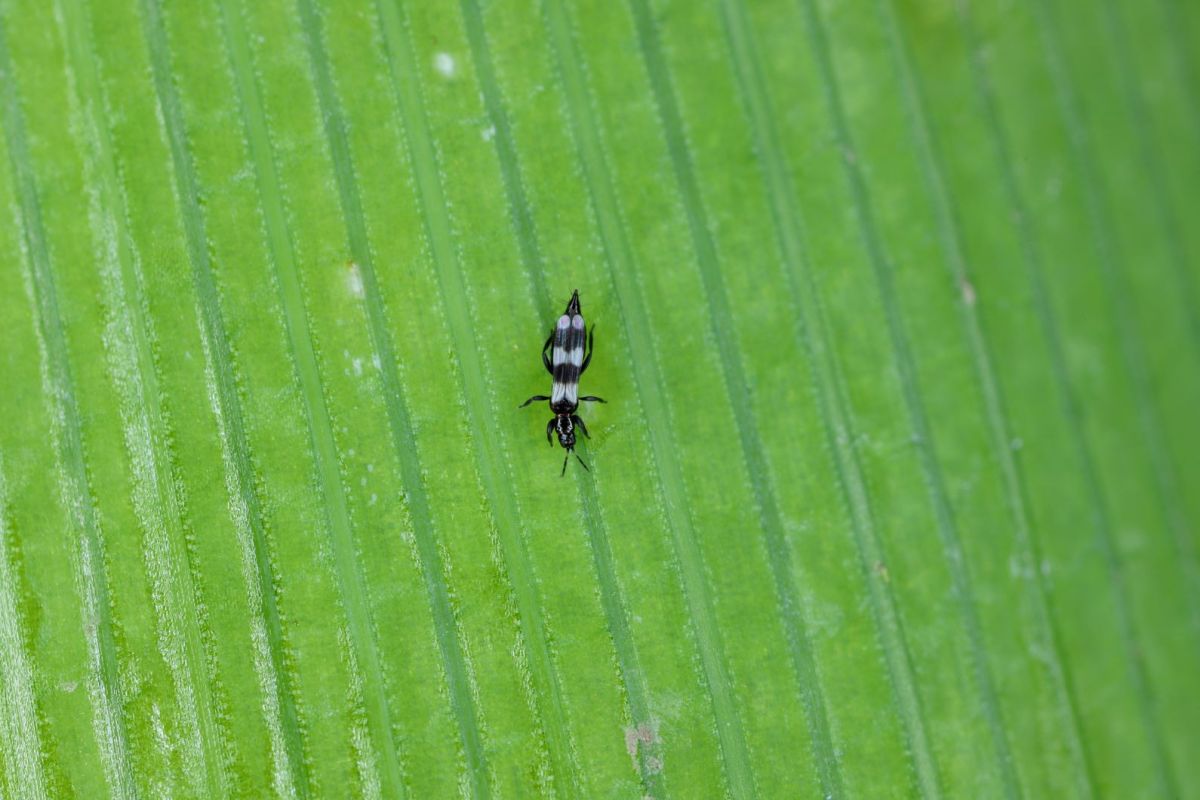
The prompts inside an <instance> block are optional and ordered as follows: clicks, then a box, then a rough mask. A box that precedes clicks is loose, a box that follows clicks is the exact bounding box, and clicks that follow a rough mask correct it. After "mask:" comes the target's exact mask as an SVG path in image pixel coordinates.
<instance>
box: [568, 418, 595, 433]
mask: <svg viewBox="0 0 1200 800" xmlns="http://www.w3.org/2000/svg"><path fill="white" fill-rule="evenodd" d="M571 422H574V423H575V424H576V425H578V426H579V430H581V431H583V435H584V436H586V437H587V438H589V439H590V438H592V435H591V434H590V433H588V429H587V425H584V424H583V420H582V419H580V418H579V416H578V415H577V414H572V415H571Z"/></svg>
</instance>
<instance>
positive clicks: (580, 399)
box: [579, 394, 608, 403]
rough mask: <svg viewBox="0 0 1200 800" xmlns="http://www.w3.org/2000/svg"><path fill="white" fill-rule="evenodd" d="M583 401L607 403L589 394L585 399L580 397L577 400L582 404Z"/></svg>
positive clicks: (601, 398)
mask: <svg viewBox="0 0 1200 800" xmlns="http://www.w3.org/2000/svg"><path fill="white" fill-rule="evenodd" d="M584 400H586V401H588V402H589V403H607V402H608V401H607V400H605V399H604V398H603V397H595V396H593V395H590V394H589V395H588V396H587V397H581V398H579V401H580V402H583V401H584Z"/></svg>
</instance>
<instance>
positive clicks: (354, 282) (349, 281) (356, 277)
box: [346, 261, 363, 297]
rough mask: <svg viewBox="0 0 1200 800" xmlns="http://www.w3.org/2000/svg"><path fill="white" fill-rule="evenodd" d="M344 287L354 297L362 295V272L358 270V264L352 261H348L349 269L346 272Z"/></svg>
mask: <svg viewBox="0 0 1200 800" xmlns="http://www.w3.org/2000/svg"><path fill="white" fill-rule="evenodd" d="M346 288H347V289H348V290H350V294H352V295H354V296H355V297H362V296H363V281H362V273H361V272H359V271H358V264H355V263H354V262H353V261H351V262H350V270H349V271H348V272H347V273H346Z"/></svg>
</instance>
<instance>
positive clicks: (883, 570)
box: [874, 561, 892, 583]
mask: <svg viewBox="0 0 1200 800" xmlns="http://www.w3.org/2000/svg"><path fill="white" fill-rule="evenodd" d="M874 569H875V574H876V575H878V576H879V577H880V578H883V582H884V583H891V580H892V578H891V576H890V575H888V568H887V564H884V563H883V562H882V561H876V562H875V567H874Z"/></svg>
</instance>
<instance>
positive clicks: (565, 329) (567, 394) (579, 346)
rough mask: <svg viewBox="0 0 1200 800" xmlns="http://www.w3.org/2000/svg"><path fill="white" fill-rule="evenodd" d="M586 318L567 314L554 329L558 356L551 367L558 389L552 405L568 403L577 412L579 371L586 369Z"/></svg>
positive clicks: (553, 394) (552, 361)
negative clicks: (584, 319) (584, 357)
mask: <svg viewBox="0 0 1200 800" xmlns="http://www.w3.org/2000/svg"><path fill="white" fill-rule="evenodd" d="M585 338H586V337H585V330H584V323H583V316H582V315H581V314H563V315H562V316H561V317H559V318H558V322H557V323H556V324H555V326H554V353H553V358H552V359H551V365H552V367H553V372H554V388H553V391H552V392H551V393H550V394H551V397H550V404H551V405H552V406H553V405H556V404H558V403H566V404H567V405H569V406H571V407H572V408H574V406H575V405H576V404H577V403H578V399H577V398H578V396H579V369H580V367H581V366H582V365H583V345H584V339H585Z"/></svg>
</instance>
